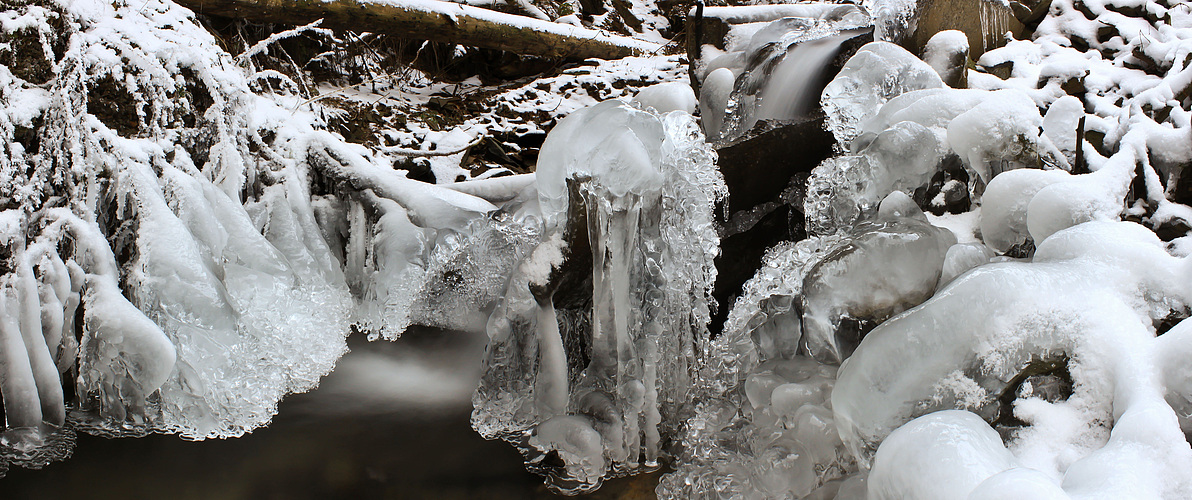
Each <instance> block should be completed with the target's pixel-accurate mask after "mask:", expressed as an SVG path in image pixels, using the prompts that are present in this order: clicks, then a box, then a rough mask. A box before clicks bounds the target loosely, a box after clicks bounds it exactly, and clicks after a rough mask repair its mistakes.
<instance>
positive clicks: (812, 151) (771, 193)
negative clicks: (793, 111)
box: [716, 113, 835, 213]
mask: <svg viewBox="0 0 1192 500" xmlns="http://www.w3.org/2000/svg"><path fill="white" fill-rule="evenodd" d="M834 143H835V140H834V139H833V138H832V134H830V133H828V132H827V131H826V130H824V117H823V115H822V114H820V113H817V114H816V116H814V117H812V118H810V119H807V120H804V121H799V122H795V123H789V124H777V123H774V122H759V123H758V124H757V125H756V126H754V127H753V129H752V130H750V132H749V133H748V134H746V135H745V137H744V138H743V139H740V140H737V141H734V142H731V143H729V144H726V145H723V146H720V147H718V148H717V151H716V152H717V153H718V154H719V156H720V159H719V162H718V163H719V165H720V172H721V173H723V174H724V182H725V184H727V185H728V192H729V198H728V204H729V206H728V208H729V213H733V212H737V211H740V210H747V209H750V208H752V207H754V206H757V205H760V204H762V203H765V202H768V201H771V200H773V199H774V198H775V197H776V196H778V195H779V194H780V193H782V191H783V190H784V189H786V187H787V185H788V184H790V180H791V178H792V177H793V176H794V175H795V174H797V173H799V172H811V169H813V168H815V166H816V165H819V163H820V162H821V161H823V160H824V159H825V158H827V157H829V156H831V155H832V145H833V144H834Z"/></svg>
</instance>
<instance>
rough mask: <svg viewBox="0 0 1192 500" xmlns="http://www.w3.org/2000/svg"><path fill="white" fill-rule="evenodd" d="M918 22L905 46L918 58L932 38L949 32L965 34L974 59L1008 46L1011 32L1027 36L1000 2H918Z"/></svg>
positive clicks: (1019, 22)
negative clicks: (955, 31) (1008, 34)
mask: <svg viewBox="0 0 1192 500" xmlns="http://www.w3.org/2000/svg"><path fill="white" fill-rule="evenodd" d="M915 19H916V20H917V21H916V22H915V27H914V28H913V31H912V32H911V34H910V36H908V37H906V39H905V40H903V41H902V45H903V46H904V47H906V48H907V50H910V51H911V52H914V53H916V54H921V53H922V52H923V49H924V48H925V47H927V42H928V41H929V40H931V37H933V36H935V34H936V33H939V32H941V31H945V30H959V31H962V32H964V34H965V35H966V36H967V37H968V41H969V54H970V56H971V57H973V58H974V59H976V58H977V57H980V56H981V54H984V53H985V52H986V51H989V50H992V49H995V48H997V47H1001V46H1002V45H1005V44H1006V39H1005V36H1004V35H1005V33H1006V32H1007V31H1009V32H1012V33H1014V35H1015V37H1018V38H1021V37H1022V36H1024V35H1025V34H1026V33H1027V30H1026V26H1024V25H1023V23H1022V22H1021V21H1019V20H1018V19H1017V18H1015V17H1014V12H1013V11H1012V10H1011V8H1010V6H1009V4H1004V3H1002V2H1001V1H999V0H918V5H917V6H916V8H915Z"/></svg>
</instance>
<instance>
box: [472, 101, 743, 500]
mask: <svg viewBox="0 0 1192 500" xmlns="http://www.w3.org/2000/svg"><path fill="white" fill-rule="evenodd" d="M714 158H715V156H714V153H713V152H712V151H711V148H710V147H709V146H708V145H707V144H706V143H705V142H704V139H703V134H702V133H700V131H699V127H698V125H697V124H696V123H695V121H694V119H693V118H692V117H691V116H690V115H689V114H687V113H686V112H684V111H672V112H670V113H667V114H663V115H658V114H655V113H654V112H652V111H642V110H639V109H636V108H634V107H631V106H629V105H627V104H624V103H620V102H617V101H609V102H605V103H602V104H599V105H596V106H593V107H591V108H586V109H584V110H581V111H578V112H576V113H573V114H571V115H570V116H568V117H567V118H566V119H564V120H562V121H561V122H560V123H559V124H558V125H557V126H556V127H555V129H554V130H552V131H551V133H550V135H549V136H548V137H547V140H546V143H545V144H544V145H543V148H542V153H541V157H540V159H539V163H538V172H537V183H536V185H537V192H538V201H539V203H538V206H539V207H540V208H539V209H540V214H541V218H542V221H543V227H544V229H543V231H544V233H543V234H544V235H543V237H542V242H541V243H539V244H538V246H537V247H536V248H534V249H533V250H532V251H531V252H530V253H529V256H528V257H527V258H526V259H525V260H523V261H522V262H521V263H520V264H519V265H518V266H517V268H516V270H515V271H514V273H513V275H512V277H511V278H510V279H509V285H508V288H507V289H506V291H505V294H504V296H503V297H502V298H501V301H500V303H499V304H498V306H497V308H496V309H495V310H494V311H493V313H492V315H491V316H490V317H489V319H488V336H489V346H488V353H487V357H486V372H485V374H484V376H483V378H482V379H481V382H480V387H479V388H478V389H477V391H476V395H475V397H474V403H475V407H476V409H475V411H474V412H473V415H472V423H473V426H474V427H475V428H476V430H477V431H478V432H480V434H481V435H482V436H484V437H486V438H490V439H491V438H495V437H500V438H503V439H505V440H507V441H510V442H511V443H513V444H515V445H518V446H519V447H521V448H522V449H523V453H524V454H525V455H526V457H527V464H528V465H529V466H530V467H531V468H532V469H535V470H538V471H539V472H541V473H543V474H544V475H546V476H547V481H548V484H550V485H551V486H552V487H553V488H555V489H558V490H561V491H565V492H571V493H575V492H581V491H587V490H590V489H593V488H596V487H599V485H600V484H601V482H602V481H603V479H604V478H605V477H608V476H617V475H623V474H627V473H634V472H637V471H640V470H643V469H652V468H655V467H657V466H658V465H659V464H660V460H661V459H662V458H663V457H664V456H665V450H664V449H663V444H664V443H663V436H664V435H668V434H670V433H671V432H673V430H674V429H676V428H677V427H678V426H679V425H680V422H681V420H680V411H681V409H682V408H684V406H685V403H686V402H687V400H688V397H689V396H688V386H689V383H690V382H689V380H690V378H691V376H692V371H693V370H694V367H695V363H696V355H697V352H698V349H699V347H700V346H701V345H703V343H704V342H706V338H707V333H706V325H707V323H708V317H709V314H710V313H709V306H710V303H711V298H710V295H709V294H710V293H711V286H712V281H713V279H714V278H715V267H713V264H712V259H713V258H714V257H715V256H716V254H717V252H718V242H719V238H718V236H717V235H716V231H715V228H714V226H713V222H712V208H713V205H714V203H716V202H717V201H718V200H720V199H722V198H723V196H724V194H725V187H724V181H723V180H722V178H721V176H720V174H719V172H717V171H716V169H715V165H714V164H713V160H714ZM585 246H586V247H590V249H589V248H584V247H585ZM588 259H590V261H591V264H590V266H591V269H590V271H589V270H588V269H586V268H581V269H580V271H579V272H581V273H587V272H590V273H591V280H590V285H585V286H590V287H591V288H590V290H560V289H559V287H560V286H562V285H561V283H560V280H563V279H565V277H564V276H563V275H562V274H561V270H562V269H565V268H567V266H568V265H569V261H579V262H584V261H587V260H588ZM587 282H588V281H587V280H584V281H582V282H581V283H587ZM577 292H579V293H580V294H581V295H583V296H584V298H581V299H580V300H579V301H578V303H573V304H568V306H569V307H571V309H570V310H556V301H557V300H559V299H558V297H560V296H562V295H563V294H567V295H570V296H574V295H575V294H576V293H577ZM589 292H590V296H587V294H588V293H589ZM573 302H574V301H573ZM550 456H555V457H557V458H558V460H560V461H561V462H562V463H561V464H558V465H556V464H554V463H552V460H551V459H549V457H550Z"/></svg>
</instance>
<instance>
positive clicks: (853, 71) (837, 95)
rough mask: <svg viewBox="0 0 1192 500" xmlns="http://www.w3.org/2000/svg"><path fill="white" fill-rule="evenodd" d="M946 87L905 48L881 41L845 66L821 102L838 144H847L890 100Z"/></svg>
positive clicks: (828, 87) (857, 54) (928, 66)
mask: <svg viewBox="0 0 1192 500" xmlns="http://www.w3.org/2000/svg"><path fill="white" fill-rule="evenodd" d="M943 86H944V82H943V81H942V80H941V79H940V76H939V74H938V73H936V71H935V70H934V69H932V67H931V66H930V65H928V64H927V63H925V62H923V61H922V60H920V59H919V58H918V57H915V55H914V54H911V53H910V52H907V51H906V49H903V48H902V47H899V46H897V45H895V44H892V43H889V42H881V41H878V42H873V43H869V44H866V45H865V46H863V47H861V49H860V50H858V51H857V53H856V54H854V55H853V57H851V58H850V59H849V60H848V62H846V63H845V64H844V67H843V68H841V70H840V73H838V74H837V75H836V78H834V79H833V80H832V82H831V83H829V84H828V86H827V87H825V88H824V91H823V94H822V96H821V98H820V102H821V104H822V106H823V108H824V112H825V113H826V114H827V115H828V128H829V129H830V130H831V131H832V134H833V135H834V136H835V137H836V141H837V142H838V143H840V144H841V145H847V144H849V143H850V142H852V140H853V138H855V137H857V135H859V134H860V132H861V127H862V125H864V124H865V122H867V121H868V120H869V119H870V118H871V117H872V116H873V114H874V113H876V112H877V110H878V109H880V108H881V106H882V105H883V104H885V103H886V102H887V101H889V100H890V99H893V98H894V97H897V96H899V95H901V94H904V93H906V92H910V91H913V90H922V89H932V88H941V87H943Z"/></svg>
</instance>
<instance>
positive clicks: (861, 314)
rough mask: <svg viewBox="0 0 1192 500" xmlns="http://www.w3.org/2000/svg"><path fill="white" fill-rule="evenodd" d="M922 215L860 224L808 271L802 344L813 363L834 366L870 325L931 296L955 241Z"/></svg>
mask: <svg viewBox="0 0 1192 500" xmlns="http://www.w3.org/2000/svg"><path fill="white" fill-rule="evenodd" d="M899 194H900V193H899ZM892 196H894V195H892ZM902 196H904V197H905V195H902ZM912 205H913V203H912ZM918 215H919V217H920V218H921V217H922V212H919V213H918ZM920 218H913V217H894V218H891V219H885V220H879V221H876V222H866V223H862V224H858V225H857V226H856V227H855V228H854V229H853V231H852V233H851V234H850V237H849V239H848V242H847V243H846V244H845V245H843V246H841V247H840V248H837V249H836V250H834V251H832V252H831V253H829V254H828V255H826V256H824V258H823V259H822V260H820V261H819V263H817V264H816V265H815V266H813V267H812V268H811V269H810V270H809V271H808V272H807V277H806V278H805V279H804V283H803V301H802V306H803V307H802V311H803V330H804V331H803V341H802V344H803V345H805V346H806V349H807V351H808V352H809V353H810V354H811V355H812V356H813V357H815V358H816V359H817V360H819V361H820V362H823V363H839V362H840V361H842V360H844V359H845V358H847V357H848V356H849V354H851V353H852V350H853V348H854V347H855V346H856V345H857V343H859V342H861V339H862V336H863V335H864V334H865V332H866V330H868V328H872V326H873V325H876V324H878V323H881V322H882V321H884V320H885V319H886V318H888V317H890V316H891V315H893V314H897V313H899V312H902V311H904V310H906V309H909V308H910V307H913V306H915V305H918V304H919V303H921V302H923V301H924V300H927V299H928V298H930V297H931V295H932V294H933V293H934V292H935V287H936V284H937V283H938V282H939V279H940V272H941V270H942V268H943V264H944V255H945V254H946V252H947V251H948V248H949V247H951V246H952V245H954V244H955V243H956V236H955V235H954V234H952V232H951V231H949V230H947V229H942V228H937V227H935V226H932V225H931V224H929V223H927V222H926V221H925V220H921V219H920Z"/></svg>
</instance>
